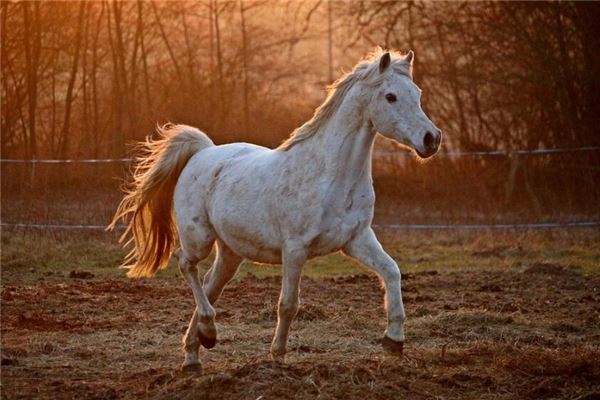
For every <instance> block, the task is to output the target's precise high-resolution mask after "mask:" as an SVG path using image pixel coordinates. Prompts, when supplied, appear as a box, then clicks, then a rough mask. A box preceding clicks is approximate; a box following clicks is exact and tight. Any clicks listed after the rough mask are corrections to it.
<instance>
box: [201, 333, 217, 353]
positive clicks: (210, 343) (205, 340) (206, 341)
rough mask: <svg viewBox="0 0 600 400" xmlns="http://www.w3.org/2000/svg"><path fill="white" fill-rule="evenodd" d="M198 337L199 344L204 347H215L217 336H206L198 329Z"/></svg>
mask: <svg viewBox="0 0 600 400" xmlns="http://www.w3.org/2000/svg"><path fill="white" fill-rule="evenodd" d="M198 338H199V339H200V344H201V345H202V346H203V347H204V348H205V349H212V348H213V347H215V344H217V338H216V336H215V337H212V338H209V337H206V336H204V335H203V334H202V332H200V330H198Z"/></svg>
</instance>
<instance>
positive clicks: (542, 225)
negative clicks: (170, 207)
mask: <svg viewBox="0 0 600 400" xmlns="http://www.w3.org/2000/svg"><path fill="white" fill-rule="evenodd" d="M106 226H107V225H64V224H12V223H4V222H2V223H0V227H2V228H17V229H19V228H20V229H48V230H53V229H65V230H71V229H74V230H105V229H106ZM372 227H373V228H375V229H394V230H402V229H409V230H410V229H417V230H427V229H431V230H439V229H474V230H477V229H479V230H486V229H505V230H510V229H515V230H517V229H519V230H520V229H553V228H593V227H600V221H567V222H531V223H522V224H373V225H372ZM124 228H125V225H117V229H124Z"/></svg>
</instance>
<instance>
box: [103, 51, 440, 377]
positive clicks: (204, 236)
mask: <svg viewBox="0 0 600 400" xmlns="http://www.w3.org/2000/svg"><path fill="white" fill-rule="evenodd" d="M412 61H413V53H412V51H411V52H409V53H408V54H407V55H406V56H401V55H400V54H398V53H393V52H392V53H391V54H390V53H389V52H383V51H382V50H377V51H376V52H375V53H374V54H372V55H371V56H370V57H368V58H367V59H365V60H363V61H361V62H359V63H358V64H357V65H356V66H355V68H354V69H353V70H352V72H350V73H348V74H346V75H345V76H343V77H341V78H340V79H338V80H337V81H336V82H335V83H334V84H333V85H332V86H331V87H330V89H329V94H328V96H327V99H326V100H325V102H324V103H323V104H322V105H321V106H320V107H318V108H317V109H316V111H315V114H314V116H313V117H312V119H311V120H310V121H308V122H306V123H305V124H304V125H302V126H301V127H300V128H298V129H297V130H296V131H294V133H293V134H292V135H291V136H290V138H289V139H288V140H287V141H286V142H284V143H283V144H282V145H281V146H279V147H278V148H276V149H268V148H264V147H260V146H256V145H253V144H248V143H232V144H226V145H221V146H215V145H214V144H213V142H212V141H211V140H210V139H209V138H208V136H207V135H205V134H204V133H202V132H201V131H199V130H198V129H196V128H192V127H189V126H184V125H169V126H166V127H163V128H161V129H159V133H160V136H161V137H160V138H159V139H158V140H155V141H150V140H148V141H146V143H144V144H143V146H142V147H143V148H144V149H145V151H146V153H145V155H144V156H143V157H142V158H140V163H139V164H138V166H137V167H136V170H135V172H134V181H133V184H132V187H131V189H130V190H129V191H128V192H127V193H126V196H125V198H124V199H123V201H122V202H121V204H120V205H119V209H118V210H117V213H116V215H115V218H114V220H113V222H112V225H111V226H112V227H113V228H114V226H115V224H116V223H117V221H118V220H120V219H122V218H124V219H125V220H126V221H128V226H127V229H126V231H125V233H124V234H123V237H122V238H121V239H122V241H123V240H124V241H126V242H127V243H130V242H133V243H134V245H135V246H134V249H133V250H132V251H131V253H130V254H129V257H128V259H127V260H126V264H127V263H130V265H128V266H127V267H128V268H129V272H128V275H129V276H130V277H143V276H152V275H154V274H155V272H156V271H157V270H158V269H161V268H164V267H166V265H167V263H168V261H169V258H170V256H171V253H172V249H173V247H174V245H175V242H176V240H177V236H178V237H179V246H180V250H178V251H177V252H175V253H176V254H177V256H178V260H179V268H180V270H181V273H182V274H183V276H184V277H185V279H186V280H187V282H188V283H189V285H190V286H191V288H192V291H193V294H194V299H195V301H196V310H195V312H194V314H193V316H192V319H191V321H190V323H189V327H188V329H187V332H186V334H185V335H184V338H183V343H184V350H185V361H184V363H183V366H182V367H183V368H184V369H191V370H194V369H201V367H200V362H199V360H198V351H199V346H200V344H202V345H203V346H204V347H206V348H211V347H213V346H214V344H215V342H216V337H217V331H216V326H215V310H214V308H213V305H214V303H215V301H216V300H217V299H218V297H219V295H220V294H221V292H222V290H223V287H224V286H225V285H226V284H227V283H228V282H229V281H230V280H231V278H232V277H233V276H234V275H235V273H236V271H237V269H238V266H239V264H240V263H241V262H242V261H243V260H244V259H247V260H252V261H256V262H260V263H270V264H283V272H282V274H283V279H282V288H281V294H280V297H279V304H278V311H277V312H278V314H277V316H278V318H277V327H276V329H275V336H274V338H273V342H272V345H271V355H272V357H273V358H274V359H278V360H282V359H283V357H284V356H285V353H286V342H287V338H288V332H289V328H290V323H291V322H292V319H293V318H294V316H295V315H296V312H297V310H298V292H299V289H298V285H299V282H300V275H301V271H302V266H303V265H304V263H305V262H306V261H307V260H308V259H310V258H313V257H317V256H321V255H324V254H329V253H332V252H336V251H343V252H344V253H345V254H346V255H348V256H350V257H353V258H354V259H356V260H358V261H359V262H361V263H362V264H364V265H365V266H367V267H369V268H371V269H373V270H374V271H375V272H376V273H377V274H378V275H379V276H380V278H381V279H382V280H383V282H384V285H385V290H386V294H385V306H386V309H387V315H388V323H387V329H386V331H385V334H384V338H383V342H382V343H383V346H384V348H386V349H387V350H389V351H392V352H396V353H401V352H402V347H403V342H404V331H403V323H404V318H405V314H404V305H403V303H402V293H401V289H400V280H401V277H400V270H399V269H398V266H397V264H396V262H395V261H394V260H393V259H392V258H391V257H390V256H389V255H388V254H386V252H385V251H384V250H383V248H382V246H381V244H380V243H379V242H378V240H377V238H376V237H375V233H374V232H373V230H372V229H371V221H372V219H373V208H374V203H375V194H374V191H373V182H372V177H371V151H372V147H373V141H374V139H375V135H376V133H377V132H379V133H380V134H382V135H384V136H386V137H388V138H391V139H394V140H396V141H398V142H400V143H402V144H404V145H406V146H408V147H410V148H412V149H414V150H415V151H416V152H417V153H418V154H419V156H420V157H423V158H425V157H429V156H431V155H433V154H434V153H435V152H436V151H437V149H438V148H439V145H440V141H441V131H440V130H439V129H438V128H437V127H436V126H435V125H434V124H433V123H432V122H431V121H430V120H429V118H428V117H427V116H426V115H425V113H424V112H423V110H422V109H421V105H420V96H421V91H420V90H419V88H418V87H417V86H416V85H415V83H414V82H413V80H412ZM173 211H174V215H173ZM215 243H216V259H215V261H214V264H213V265H212V267H211V268H210V270H209V271H208V272H207V273H206V275H205V276H204V281H203V283H201V282H200V280H199V277H198V271H197V268H196V264H197V263H198V262H199V261H200V260H202V259H204V258H206V257H207V256H208V255H209V253H210V251H211V249H212V247H213V245H214V244H215Z"/></svg>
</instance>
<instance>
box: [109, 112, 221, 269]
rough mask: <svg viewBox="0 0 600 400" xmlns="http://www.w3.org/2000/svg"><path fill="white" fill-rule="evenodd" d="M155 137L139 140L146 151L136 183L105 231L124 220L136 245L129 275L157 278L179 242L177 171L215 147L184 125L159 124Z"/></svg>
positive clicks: (126, 237) (127, 241) (126, 239)
mask: <svg viewBox="0 0 600 400" xmlns="http://www.w3.org/2000/svg"><path fill="white" fill-rule="evenodd" d="M157 130H158V134H159V136H160V137H159V138H158V139H157V140H151V139H146V141H145V142H142V143H140V146H139V147H140V150H141V151H142V155H141V156H140V157H139V158H138V160H139V161H138V164H137V165H136V166H135V169H134V172H133V181H132V182H131V184H130V185H129V187H128V188H126V189H125V197H124V198H123V200H122V201H121V203H120V204H119V207H118V208H117V212H116V213H115V216H114V217H113V220H112V222H111V224H110V225H109V226H108V228H107V229H110V230H112V229H114V228H115V227H116V226H117V223H118V222H119V221H120V220H123V221H125V222H126V224H127V226H126V229H125V232H124V233H123V235H122V236H121V238H120V242H121V243H124V246H128V245H129V244H130V243H133V244H134V248H133V249H132V250H131V252H130V253H129V254H128V255H127V257H126V258H125V261H124V263H123V267H125V268H128V269H129V272H128V273H127V276H129V277H130V278H141V277H145V276H148V277H149V276H153V275H154V274H155V273H156V271H158V270H159V269H162V268H166V266H167V263H168V262H169V258H170V257H171V250H172V248H173V245H174V243H175V241H176V228H175V224H174V222H173V192H174V191H175V184H176V183H177V180H178V178H179V174H181V171H182V170H183V167H185V165H186V163H187V162H188V160H189V159H190V158H191V157H192V156H193V155H194V154H196V153H197V152H198V151H200V150H201V149H203V148H206V147H209V146H214V144H213V142H212V141H211V140H210V138H209V137H208V136H206V135H205V134H204V133H202V132H201V131H200V130H198V129H196V128H192V127H190V126H186V125H172V124H167V125H165V126H163V127H158V129H157Z"/></svg>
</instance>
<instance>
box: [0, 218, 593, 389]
mask: <svg viewBox="0 0 600 400" xmlns="http://www.w3.org/2000/svg"><path fill="white" fill-rule="evenodd" d="M380 236H381V237H382V239H383V242H384V244H385V247H386V249H388V250H389V252H390V254H391V255H392V256H393V257H394V258H395V259H396V260H397V261H398V263H399V264H400V265H401V268H402V270H403V293H404V301H405V304H406V311H407V317H408V319H407V323H406V334H407V342H406V345H405V353H404V355H403V356H401V357H397V356H393V355H390V354H386V353H385V352H384V351H383V350H382V349H381V346H380V344H379V340H380V338H381V335H382V333H383V330H384V328H385V313H384V310H383V306H382V303H383V301H382V298H383V292H382V290H381V288H380V285H379V282H378V280H377V278H376V277H375V276H374V275H373V274H371V273H370V272H369V271H368V270H366V269H364V268H362V267H359V266H357V265H356V264H354V263H353V262H352V261H350V260H347V259H345V258H344V257H342V256H340V255H332V256H328V257H323V258H320V259H317V260H313V261H311V262H310V263H309V264H308V265H307V267H306V270H305V276H304V278H303V280H302V285H301V291H302V292H301V309H300V311H299V314H298V317H297V319H296V321H295V322H294V324H293V325H292V332H291V335H290V341H289V345H288V349H289V353H288V357H287V360H286V363H285V364H278V363H272V362H271V361H270V360H269V355H268V349H269V344H270V340H271V337H272V333H273V329H274V325H275V319H276V317H275V306H276V302H277V296H278V290H279V287H280V284H279V275H280V274H279V268H278V267H273V266H257V265H251V264H247V265H243V266H242V268H241V270H240V272H239V273H238V275H237V276H236V278H235V279H234V281H233V282H231V284H230V285H229V286H228V287H227V288H226V289H225V291H224V293H223V296H222V297H221V299H220V300H219V302H218V303H217V305H216V308H217V312H218V315H217V323H218V329H219V343H218V344H217V346H216V347H215V348H214V349H212V350H210V351H204V352H203V355H202V360H203V367H204V374H203V375H194V374H186V373H183V372H180V370H179V365H180V363H181V361H182V356H183V353H182V350H181V336H182V334H183V331H184V330H185V327H186V324H187V321H188V319H189V317H190V315H191V312H192V309H193V299H192V296H191V291H190V289H189V288H188V287H187V285H186V284H185V282H184V280H183V279H182V278H181V277H179V273H178V272H177V269H176V268H175V267H173V266H171V268H169V269H168V270H167V271H163V272H161V273H160V274H159V275H158V276H157V277H156V278H154V279H143V280H136V281H132V280H128V279H126V278H125V277H124V273H123V271H122V270H119V269H117V268H116V266H117V265H118V263H119V261H120V258H121V257H122V251H121V250H120V249H119V248H118V247H117V245H116V240H115V237H113V236H111V235H107V234H104V233H102V234H96V233H85V232H84V233H81V234H79V233H76V234H74V233H48V232H45V233H36V232H23V231H18V230H14V231H12V230H5V231H3V232H2V282H1V285H2V294H1V296H2V303H1V305H2V316H1V318H2V319H1V329H2V331H1V332H2V369H1V373H2V382H1V385H2V386H1V390H2V398H6V399H13V398H52V399H60V398H98V399H113V398H128V399H129V398H184V399H185V398H200V399H230V398H233V399H238V398H239V399H252V400H254V399H275V398H297V399H313V398H323V399H328V398H344V399H346V398H360V399H391V398H415V399H420V398H449V399H463V398H464V399H473V398H477V399H496V398H503V399H514V398H531V399H538V398H565V399H588V400H590V399H598V398H600V363H599V362H598V360H600V347H599V346H600V232H599V231H598V230H592V229H590V230H580V231H577V232H575V231H570V232H557V231H553V232H550V231H548V232H537V233H533V232H527V233H514V232H512V233H505V234H504V233H494V234H492V233H480V232H471V233H458V232H455V231H447V232H437V233H436V232H416V233H415V232H412V231H410V232H409V231H407V232H396V233H393V234H392V233H391V232H381V235H380ZM207 265H208V262H206V263H204V264H203V269H206V266H207Z"/></svg>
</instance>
